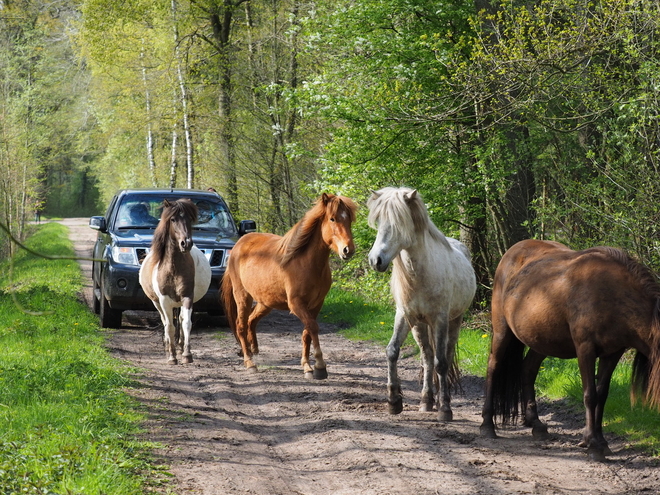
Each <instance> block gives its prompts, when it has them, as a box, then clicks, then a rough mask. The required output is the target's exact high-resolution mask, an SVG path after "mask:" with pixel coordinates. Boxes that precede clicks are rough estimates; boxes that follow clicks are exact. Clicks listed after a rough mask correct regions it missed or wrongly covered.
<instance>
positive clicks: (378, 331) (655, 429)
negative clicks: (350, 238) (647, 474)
mask: <svg viewBox="0 0 660 495" xmlns="http://www.w3.org/2000/svg"><path fill="white" fill-rule="evenodd" d="M321 319H322V320H323V321H328V322H332V323H336V324H339V325H340V326H341V327H342V328H343V329H342V330H341V331H340V333H341V334H342V335H344V336H345V337H347V338H349V339H354V340H368V341H373V342H377V343H379V344H382V345H384V346H385V345H387V343H388V342H389V340H390V337H391V336H392V327H393V323H394V308H393V306H392V305H391V303H390V301H389V300H388V301H383V302H380V303H373V302H368V301H366V300H364V299H363V298H361V297H360V296H356V295H354V294H351V293H349V292H345V291H341V290H338V289H335V288H333V289H331V290H330V292H329V293H328V296H327V297H326V300H325V305H324V306H323V310H322V312H321ZM489 349H490V322H489V314H488V313H485V312H483V313H475V314H471V315H468V317H467V318H466V320H465V322H464V324H463V329H462V330H461V336H460V339H459V343H458V357H459V361H460V367H461V371H462V372H463V373H466V374H471V375H476V376H481V377H485V375H486V366H487V363H488V353H489ZM417 352H418V351H417V346H416V344H415V342H414V340H413V339H412V337H411V336H410V335H409V336H408V339H407V340H406V342H405V348H404V352H403V353H402V354H403V355H411V354H415V353H417ZM631 364H632V353H628V354H626V355H625V356H624V358H623V359H622V360H621V362H620V363H619V365H618V366H617V368H616V370H615V372H614V375H613V377H612V382H611V388H610V394H609V397H608V399H607V403H606V405H605V414H604V420H603V426H604V428H605V431H606V432H611V433H614V434H617V435H621V436H625V437H627V438H628V439H629V440H630V442H631V443H634V444H636V445H638V446H640V447H642V448H644V449H645V450H646V451H648V452H650V453H652V454H653V455H656V456H658V455H660V414H659V413H658V412H657V411H653V410H650V409H648V408H647V407H644V406H642V405H640V404H638V405H637V406H635V407H634V408H633V407H632V406H631V404H630V374H631ZM383 367H386V362H385V357H384V356H383ZM536 390H537V394H538V396H539V397H543V398H546V399H550V400H554V399H560V398H568V399H569V402H570V403H571V404H572V405H573V406H574V407H575V410H576V411H579V412H580V413H583V411H584V407H583V405H582V382H581V381H580V372H579V370H578V366H577V360H576V359H568V360H565V359H557V358H547V359H546V360H545V361H544V362H543V366H542V367H541V370H540V371H539V375H538V377H537V380H536Z"/></svg>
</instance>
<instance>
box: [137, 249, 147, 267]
mask: <svg viewBox="0 0 660 495" xmlns="http://www.w3.org/2000/svg"><path fill="white" fill-rule="evenodd" d="M148 252H149V250H148V249H145V248H137V249H136V250H135V254H136V255H137V260H138V263H139V264H142V262H143V261H144V258H146V256H147V253H148Z"/></svg>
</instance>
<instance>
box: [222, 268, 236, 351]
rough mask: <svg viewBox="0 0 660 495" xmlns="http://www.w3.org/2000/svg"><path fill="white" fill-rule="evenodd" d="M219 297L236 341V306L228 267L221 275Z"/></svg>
mask: <svg viewBox="0 0 660 495" xmlns="http://www.w3.org/2000/svg"><path fill="white" fill-rule="evenodd" d="M220 298H221V299H222V305H223V306H224V307H225V316H226V317H227V322H228V323H229V328H231V331H232V333H233V334H234V337H235V338H236V341H238V336H237V335H236V318H238V309H237V306H236V299H234V284H233V283H232V280H231V272H230V270H229V269H227V271H226V272H225V274H224V275H223V277H222V286H221V288H220Z"/></svg>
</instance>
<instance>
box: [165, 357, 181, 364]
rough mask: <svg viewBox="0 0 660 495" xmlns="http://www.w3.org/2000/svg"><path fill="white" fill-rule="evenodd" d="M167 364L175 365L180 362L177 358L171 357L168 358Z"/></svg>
mask: <svg viewBox="0 0 660 495" xmlns="http://www.w3.org/2000/svg"><path fill="white" fill-rule="evenodd" d="M167 364H171V365H175V364H179V362H178V361H177V360H176V358H171V359H168V360H167Z"/></svg>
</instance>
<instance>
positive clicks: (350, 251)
mask: <svg viewBox="0 0 660 495" xmlns="http://www.w3.org/2000/svg"><path fill="white" fill-rule="evenodd" d="M338 254H339V257H340V258H341V259H343V260H344V261H346V260H348V259H351V258H352V257H353V255H354V254H355V246H353V245H350V246H349V245H346V246H344V248H343V249H341V250H340V251H338Z"/></svg>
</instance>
